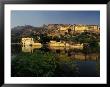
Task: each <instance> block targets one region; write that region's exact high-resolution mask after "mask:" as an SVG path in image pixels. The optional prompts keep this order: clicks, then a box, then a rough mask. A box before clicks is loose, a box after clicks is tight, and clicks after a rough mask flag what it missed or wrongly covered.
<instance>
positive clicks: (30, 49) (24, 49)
mask: <svg viewBox="0 0 110 87" xmlns="http://www.w3.org/2000/svg"><path fill="white" fill-rule="evenodd" d="M39 48H41V46H35V45H34V46H29V45H24V46H22V52H30V53H33V50H34V49H39Z"/></svg>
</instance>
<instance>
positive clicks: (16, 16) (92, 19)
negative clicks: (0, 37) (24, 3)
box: [11, 10, 100, 27]
mask: <svg viewBox="0 0 110 87" xmlns="http://www.w3.org/2000/svg"><path fill="white" fill-rule="evenodd" d="M43 24H96V25H99V24H100V11H36V10H30V11H29V10H28V11H26V10H24V11H23V10H22V11H20V10H19V11H11V27H15V26H18V25H19V26H24V25H32V26H34V27H40V26H42V25H43Z"/></svg>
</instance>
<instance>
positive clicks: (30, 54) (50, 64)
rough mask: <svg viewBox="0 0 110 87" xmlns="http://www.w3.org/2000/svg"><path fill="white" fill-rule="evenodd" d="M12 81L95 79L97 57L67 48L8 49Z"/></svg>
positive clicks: (97, 75) (23, 47)
mask: <svg viewBox="0 0 110 87" xmlns="http://www.w3.org/2000/svg"><path fill="white" fill-rule="evenodd" d="M11 76H12V77H99V76H100V53H99V52H96V53H84V52H83V50H82V49H72V48H69V47H48V46H43V47H40V46H21V45H16V44H15V45H11Z"/></svg>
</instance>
